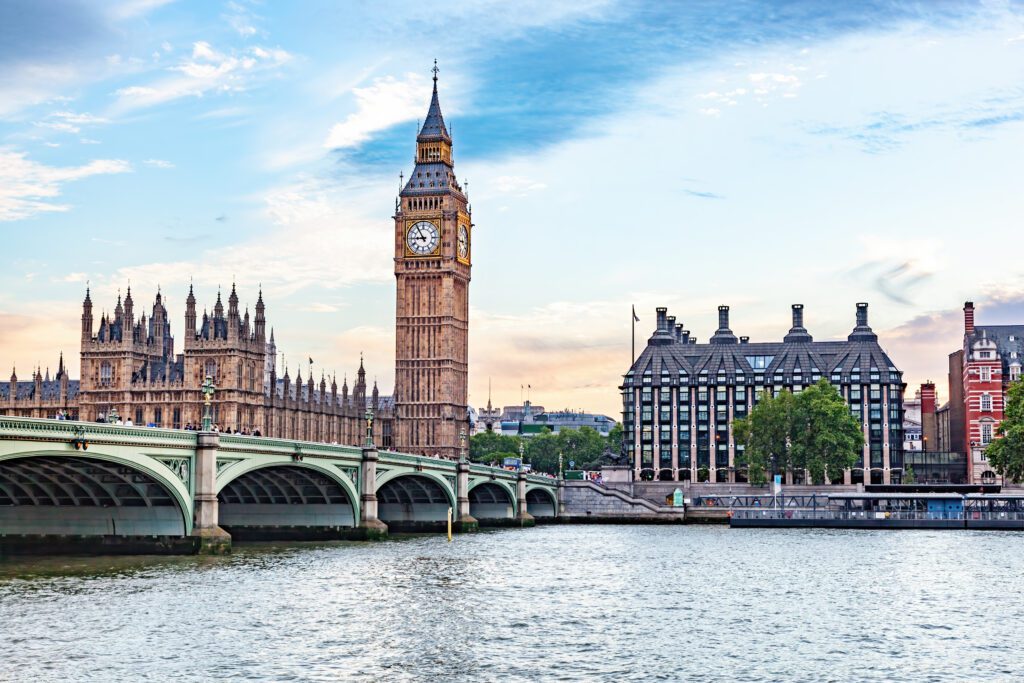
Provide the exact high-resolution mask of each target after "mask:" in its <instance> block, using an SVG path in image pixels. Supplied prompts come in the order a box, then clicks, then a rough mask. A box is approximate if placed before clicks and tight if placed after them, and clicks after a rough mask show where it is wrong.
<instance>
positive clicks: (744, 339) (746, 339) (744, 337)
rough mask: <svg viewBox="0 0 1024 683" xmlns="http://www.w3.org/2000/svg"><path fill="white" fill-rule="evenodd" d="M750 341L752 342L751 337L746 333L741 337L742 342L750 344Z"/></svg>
mask: <svg viewBox="0 0 1024 683" xmlns="http://www.w3.org/2000/svg"><path fill="white" fill-rule="evenodd" d="M749 343H750V337H748V336H746V335H743V336H742V337H740V344H749Z"/></svg>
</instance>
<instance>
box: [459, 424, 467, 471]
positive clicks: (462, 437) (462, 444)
mask: <svg viewBox="0 0 1024 683" xmlns="http://www.w3.org/2000/svg"><path fill="white" fill-rule="evenodd" d="M459 462H466V428H465V427H463V428H462V429H460V430H459Z"/></svg>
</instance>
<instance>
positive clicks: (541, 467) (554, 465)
mask: <svg viewBox="0 0 1024 683" xmlns="http://www.w3.org/2000/svg"><path fill="white" fill-rule="evenodd" d="M561 447H562V444H561V441H560V439H559V437H558V435H557V434H554V433H553V432H543V433H541V434H538V435H537V436H531V437H530V438H529V439H527V440H526V461H527V462H529V463H530V465H531V466H532V467H533V469H535V470H537V471H539V472H547V473H548V474H558V453H559V451H560V450H561ZM566 461H568V458H566Z"/></svg>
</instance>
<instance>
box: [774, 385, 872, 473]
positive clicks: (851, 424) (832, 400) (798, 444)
mask: <svg viewBox="0 0 1024 683" xmlns="http://www.w3.org/2000/svg"><path fill="white" fill-rule="evenodd" d="M793 406H794V411H793V432H792V435H791V441H790V454H791V456H792V458H791V459H792V464H793V467H794V468H797V469H806V470H807V471H808V473H809V474H810V477H811V481H812V482H813V483H822V484H823V483H828V482H827V480H826V476H835V475H836V473H838V472H842V471H843V470H845V469H848V468H850V467H853V465H854V463H856V462H857V457H858V456H859V455H860V452H861V447H862V446H863V445H864V433H863V432H862V431H861V428H860V425H859V424H858V423H857V420H856V419H854V417H853V416H852V415H851V414H850V408H849V407H848V406H847V405H846V401H844V400H843V397H842V396H841V395H840V394H839V391H837V390H836V388H835V387H834V386H832V385H831V384H829V383H828V380H826V379H822V380H820V381H819V382H818V383H817V384H815V385H813V386H810V387H807V388H806V389H804V390H803V391H801V392H800V393H799V394H798V395H797V396H796V398H795V399H794V402H793Z"/></svg>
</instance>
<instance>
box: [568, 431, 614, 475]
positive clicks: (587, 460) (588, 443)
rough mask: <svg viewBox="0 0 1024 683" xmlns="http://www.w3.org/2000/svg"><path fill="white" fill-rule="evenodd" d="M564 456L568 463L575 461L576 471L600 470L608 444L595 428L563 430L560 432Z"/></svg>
mask: <svg viewBox="0 0 1024 683" xmlns="http://www.w3.org/2000/svg"><path fill="white" fill-rule="evenodd" d="M558 440H559V442H560V444H561V449H562V456H563V458H564V459H565V461H566V462H568V461H569V460H574V461H575V462H576V469H579V470H598V469H601V464H602V462H603V457H602V456H603V455H604V449H605V447H606V446H607V444H608V442H607V440H605V437H603V436H601V434H600V432H598V431H597V430H596V429H594V428H593V427H580V428H579V429H563V430H561V431H560V432H558Z"/></svg>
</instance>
